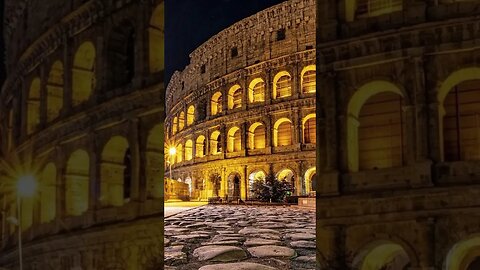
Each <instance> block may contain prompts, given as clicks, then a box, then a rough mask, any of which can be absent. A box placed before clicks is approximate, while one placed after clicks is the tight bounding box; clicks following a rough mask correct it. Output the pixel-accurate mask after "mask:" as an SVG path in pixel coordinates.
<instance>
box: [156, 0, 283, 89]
mask: <svg viewBox="0 0 480 270" xmlns="http://www.w3.org/2000/svg"><path fill="white" fill-rule="evenodd" d="M283 1H284V0H166V1H165V69H166V78H165V79H166V81H167V82H168V81H170V77H171V76H172V74H173V72H174V71H175V70H183V69H184V67H185V66H186V65H187V64H188V63H189V57H188V55H189V54H190V53H191V52H192V51H194V50H195V49H196V48H197V47H198V46H200V45H201V44H202V43H203V42H205V41H207V40H208V39H209V38H210V37H212V36H214V35H215V34H217V33H218V32H220V31H221V30H223V29H225V28H227V27H228V26H230V25H232V24H234V23H235V22H237V21H239V20H241V19H243V18H246V17H248V16H250V15H253V14H255V13H256V12H258V11H260V10H263V9H265V8H267V7H270V6H273V5H275V4H278V3H281V2H283Z"/></svg>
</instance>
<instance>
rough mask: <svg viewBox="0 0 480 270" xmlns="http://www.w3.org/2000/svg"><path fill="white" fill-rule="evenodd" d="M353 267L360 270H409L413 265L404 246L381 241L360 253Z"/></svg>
mask: <svg viewBox="0 0 480 270" xmlns="http://www.w3.org/2000/svg"><path fill="white" fill-rule="evenodd" d="M353 265H354V267H356V269H360V270H381V269H391V270H404V269H408V268H409V267H410V266H411V263H410V258H409V256H408V254H407V252H406V251H405V250H404V249H403V247H402V246H400V245H399V244H396V243H393V242H390V241H379V242H376V243H373V244H370V245H368V246H367V247H366V248H365V249H364V250H363V251H362V252H360V253H359V254H358V256H357V257H356V258H355V259H354V262H353Z"/></svg>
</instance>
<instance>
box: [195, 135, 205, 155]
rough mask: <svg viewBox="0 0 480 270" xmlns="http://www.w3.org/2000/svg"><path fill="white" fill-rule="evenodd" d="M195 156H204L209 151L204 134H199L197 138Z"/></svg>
mask: <svg viewBox="0 0 480 270" xmlns="http://www.w3.org/2000/svg"><path fill="white" fill-rule="evenodd" d="M195 151H196V153H195V156H196V157H200V158H201V157H204V156H205V154H206V153H207V151H206V144H205V136H203V135H200V136H198V138H197V142H196V145H195Z"/></svg>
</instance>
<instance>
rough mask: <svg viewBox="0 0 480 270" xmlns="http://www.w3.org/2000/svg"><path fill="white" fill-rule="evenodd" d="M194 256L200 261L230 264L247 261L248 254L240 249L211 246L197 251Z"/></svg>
mask: <svg viewBox="0 0 480 270" xmlns="http://www.w3.org/2000/svg"><path fill="white" fill-rule="evenodd" d="M193 256H194V257H196V258H197V259H198V260H199V261H207V260H209V261H217V262H230V261H238V260H242V259H245V258H246V257H247V254H246V253H245V251H244V250H243V249H241V248H239V247H234V246H216V245H211V246H203V247H199V248H197V249H195V250H194V251H193Z"/></svg>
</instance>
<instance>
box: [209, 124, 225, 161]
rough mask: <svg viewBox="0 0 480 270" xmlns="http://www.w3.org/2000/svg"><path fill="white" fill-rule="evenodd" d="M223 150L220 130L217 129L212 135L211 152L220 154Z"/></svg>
mask: <svg viewBox="0 0 480 270" xmlns="http://www.w3.org/2000/svg"><path fill="white" fill-rule="evenodd" d="M222 152H223V151H222V142H221V134H220V131H218V130H215V131H214V132H212V134H211V135H210V154H212V155H219V154H221V153H222Z"/></svg>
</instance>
